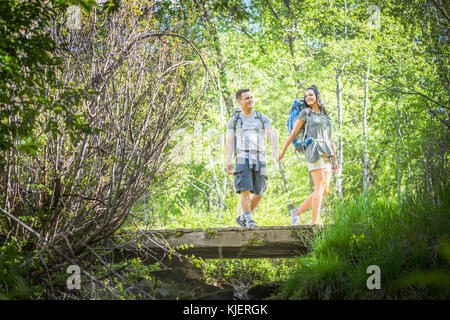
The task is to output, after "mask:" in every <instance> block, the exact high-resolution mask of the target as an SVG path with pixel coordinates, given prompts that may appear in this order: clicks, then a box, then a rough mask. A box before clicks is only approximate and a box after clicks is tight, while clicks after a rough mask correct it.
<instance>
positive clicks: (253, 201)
mask: <svg viewBox="0 0 450 320" xmlns="http://www.w3.org/2000/svg"><path fill="white" fill-rule="evenodd" d="M261 198H262V196H260V195H259V194H253V195H252V197H251V200H250V202H251V205H250V210H251V211H252V212H253V211H255V208H256V206H257V205H258V203H259V201H260V200H261Z"/></svg>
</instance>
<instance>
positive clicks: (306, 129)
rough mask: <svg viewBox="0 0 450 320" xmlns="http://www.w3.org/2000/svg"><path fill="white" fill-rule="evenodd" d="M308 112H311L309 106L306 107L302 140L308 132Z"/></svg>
mask: <svg viewBox="0 0 450 320" xmlns="http://www.w3.org/2000/svg"><path fill="white" fill-rule="evenodd" d="M310 114H311V110H310V109H309V108H306V124H305V132H304V134H303V141H305V138H306V133H307V132H308V122H309V121H308V119H309V116H310Z"/></svg>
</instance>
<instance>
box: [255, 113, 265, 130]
mask: <svg viewBox="0 0 450 320" xmlns="http://www.w3.org/2000/svg"><path fill="white" fill-rule="evenodd" d="M256 117H257V118H258V119H259V121H261V124H262V128H263V129H264V121H263V119H262V116H261V112H258V111H256Z"/></svg>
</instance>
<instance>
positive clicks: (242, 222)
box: [236, 215, 247, 228]
mask: <svg viewBox="0 0 450 320" xmlns="http://www.w3.org/2000/svg"><path fill="white" fill-rule="evenodd" d="M236 222H237V224H238V225H240V226H241V227H242V228H245V227H247V221H246V220H245V218H244V217H243V216H242V215H241V216H238V217H237V218H236Z"/></svg>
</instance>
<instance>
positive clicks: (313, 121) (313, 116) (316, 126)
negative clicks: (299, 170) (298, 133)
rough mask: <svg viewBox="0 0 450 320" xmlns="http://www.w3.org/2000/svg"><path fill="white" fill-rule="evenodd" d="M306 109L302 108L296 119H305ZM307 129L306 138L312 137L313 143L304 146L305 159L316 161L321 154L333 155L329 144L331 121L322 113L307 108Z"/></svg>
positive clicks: (330, 142)
mask: <svg viewBox="0 0 450 320" xmlns="http://www.w3.org/2000/svg"><path fill="white" fill-rule="evenodd" d="M307 112H308V111H307V109H306V108H305V109H303V110H302V111H301V112H300V113H299V115H298V116H297V119H300V120H303V121H305V124H304V126H306V116H307ZM308 121H309V122H308V129H307V130H308V131H307V132H306V137H307V138H313V143H312V144H311V145H310V146H308V147H307V148H306V151H305V159H306V161H307V162H310V163H311V162H316V161H317V160H319V158H320V157H321V156H322V155H323V154H329V155H333V149H332V147H331V144H332V143H333V141H332V140H331V134H332V132H333V131H332V127H333V122H332V121H331V119H329V118H327V117H326V116H325V115H324V114H322V113H319V114H318V113H315V112H314V111H312V110H311V109H310V110H309V119H308Z"/></svg>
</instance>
